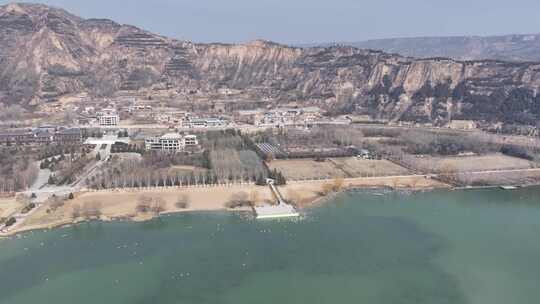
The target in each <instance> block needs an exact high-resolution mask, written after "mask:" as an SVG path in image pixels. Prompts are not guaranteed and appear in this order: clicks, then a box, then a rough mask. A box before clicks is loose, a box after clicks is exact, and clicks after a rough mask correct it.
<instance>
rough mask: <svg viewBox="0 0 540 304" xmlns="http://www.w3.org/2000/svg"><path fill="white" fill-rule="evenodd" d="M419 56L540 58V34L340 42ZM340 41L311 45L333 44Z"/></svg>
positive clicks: (507, 59)
mask: <svg viewBox="0 0 540 304" xmlns="http://www.w3.org/2000/svg"><path fill="white" fill-rule="evenodd" d="M339 44H340V45H350V46H354V47H357V48H365V49H374V50H382V51H384V52H388V53H394V54H401V55H404V56H411V57H416V58H432V57H448V58H453V59H457V60H484V59H492V60H505V61H521V62H524V61H525V62H526V61H533V62H534V61H536V62H538V61H540V34H528V35H502V36H485V37H482V36H454V37H411V38H389V39H373V40H366V41H359V42H346V43H339ZM333 45H336V43H323V44H311V45H309V46H312V47H315V46H326V47H328V46H333Z"/></svg>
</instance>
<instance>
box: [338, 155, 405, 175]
mask: <svg viewBox="0 0 540 304" xmlns="http://www.w3.org/2000/svg"><path fill="white" fill-rule="evenodd" d="M331 161H332V162H333V163H334V164H335V165H336V167H338V168H340V169H342V170H343V171H344V172H345V173H347V175H348V177H371V176H395V175H406V174H410V172H409V170H407V169H406V168H403V167H401V166H399V165H396V164H394V163H393V162H391V161H388V160H385V159H383V160H370V159H360V158H356V157H344V158H333V159H331Z"/></svg>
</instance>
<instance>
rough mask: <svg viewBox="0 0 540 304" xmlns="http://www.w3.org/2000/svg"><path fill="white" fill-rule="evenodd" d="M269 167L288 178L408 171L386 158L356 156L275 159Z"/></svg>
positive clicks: (396, 173)
mask: <svg viewBox="0 0 540 304" xmlns="http://www.w3.org/2000/svg"><path fill="white" fill-rule="evenodd" d="M269 167H270V169H272V170H273V169H276V170H278V171H281V172H282V173H283V174H284V175H285V177H286V178H287V179H290V180H303V179H321V178H335V177H369V176H392V175H406V174H408V173H409V172H408V170H407V169H405V168H403V167H401V166H398V165H396V164H394V163H392V162H390V161H387V160H366V159H358V158H356V157H343V158H332V159H329V160H327V161H324V162H317V161H315V160H313V159H290V160H275V161H272V162H271V163H270V164H269Z"/></svg>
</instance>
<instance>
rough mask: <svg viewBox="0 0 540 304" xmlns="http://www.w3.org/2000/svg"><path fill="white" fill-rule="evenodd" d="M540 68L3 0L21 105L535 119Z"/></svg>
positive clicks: (6, 64) (2, 67) (12, 94)
mask: <svg viewBox="0 0 540 304" xmlns="http://www.w3.org/2000/svg"><path fill="white" fill-rule="evenodd" d="M539 86H540V64H535V63H510V62H502V61H493V60H484V61H456V60H451V59H446V58H435V59H413V58H408V57H402V56H399V55H390V54H386V53H383V52H379V51H371V50H364V49H357V48H354V47H316V48H296V47H289V46H284V45H280V44H276V43H272V42H268V41H254V42H251V43H247V44H234V45H232V44H196V43H192V42H187V41H177V40H173V39H169V38H166V37H162V36H159V35H156V34H153V33H149V32H147V31H144V30H141V29H139V28H136V27H133V26H129V25H120V24H117V23H115V22H114V21H111V20H106V19H88V20H85V19H82V18H79V17H77V16H74V15H71V14H69V13H68V12H66V11H63V10H60V9H56V8H51V7H47V6H44V5H34V4H10V5H6V6H2V7H0V96H1V97H0V98H2V102H4V103H20V104H23V105H25V106H29V105H34V104H39V103H40V102H47V101H48V100H51V99H55V98H57V97H59V96H62V95H64V94H68V93H77V92H88V93H90V94H92V95H98V96H108V95H111V94H113V93H114V92H116V91H118V90H137V89H141V88H151V87H154V88H155V87H167V88H178V89H182V90H186V89H187V90H193V91H200V92H211V91H212V90H215V89H218V88H223V87H228V88H232V89H240V90H242V89H249V90H252V91H261V92H264V94H265V96H268V95H270V96H271V97H273V98H276V99H280V100H284V101H287V100H304V101H307V102H312V103H318V104H321V105H326V106H327V107H328V108H329V109H331V110H334V111H335V112H336V113H340V112H341V113H349V112H356V113H363V114H369V115H371V116H372V117H374V118H380V119H387V120H394V121H398V120H410V121H422V122H431V123H435V124H443V123H445V122H447V121H448V120H450V119H458V118H461V119H475V120H489V121H505V122H516V123H525V124H534V123H536V121H538V119H539V118H540V97H539V95H538V94H537V92H538V88H539Z"/></svg>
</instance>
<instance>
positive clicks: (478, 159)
mask: <svg viewBox="0 0 540 304" xmlns="http://www.w3.org/2000/svg"><path fill="white" fill-rule="evenodd" d="M416 165H417V166H418V167H420V168H426V169H431V170H435V171H436V172H441V171H445V170H446V171H451V172H468V171H488V170H511V169H529V168H532V167H534V164H533V163H532V162H530V161H528V160H525V159H521V158H516V157H511V156H506V155H503V154H490V155H481V156H463V157H423V158H418V159H417V160H416Z"/></svg>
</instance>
